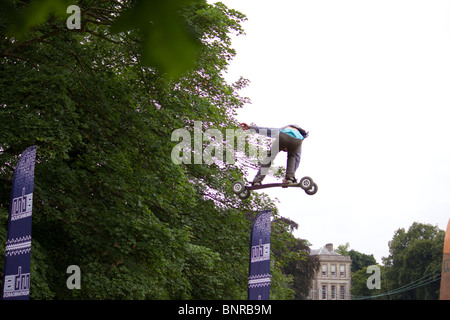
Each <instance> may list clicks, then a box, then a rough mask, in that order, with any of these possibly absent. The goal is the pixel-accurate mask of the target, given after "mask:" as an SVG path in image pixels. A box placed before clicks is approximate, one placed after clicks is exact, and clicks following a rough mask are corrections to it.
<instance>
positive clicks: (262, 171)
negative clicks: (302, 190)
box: [253, 132, 303, 183]
mask: <svg viewBox="0 0 450 320" xmlns="http://www.w3.org/2000/svg"><path fill="white" fill-rule="evenodd" d="M302 141H303V140H300V139H297V138H294V137H291V136H290V135H288V134H286V133H284V132H280V135H279V136H278V138H277V139H275V141H274V142H273V144H272V146H271V148H270V150H269V152H268V154H267V157H266V158H265V159H263V160H262V162H261V167H260V168H259V171H258V173H257V174H256V176H255V178H254V179H253V183H255V182H262V181H263V180H264V178H265V177H266V175H267V173H268V172H269V169H270V166H271V165H272V161H273V160H274V159H275V157H276V156H277V154H278V153H279V152H280V151H282V150H283V151H287V153H288V156H287V164H286V179H289V178H295V155H296V154H297V152H298V149H300V148H301V147H302Z"/></svg>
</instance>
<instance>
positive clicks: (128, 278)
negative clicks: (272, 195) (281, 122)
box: [0, 0, 290, 299]
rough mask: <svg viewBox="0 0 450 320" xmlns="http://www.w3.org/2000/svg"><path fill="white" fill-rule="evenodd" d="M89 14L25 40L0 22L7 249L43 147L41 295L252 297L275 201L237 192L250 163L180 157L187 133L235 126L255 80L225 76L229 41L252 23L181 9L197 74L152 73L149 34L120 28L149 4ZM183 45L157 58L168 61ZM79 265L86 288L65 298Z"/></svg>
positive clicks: (37, 253) (38, 216) (160, 66)
mask: <svg viewBox="0 0 450 320" xmlns="http://www.w3.org/2000/svg"><path fill="white" fill-rule="evenodd" d="M49 2H50V1H49ZM33 3H35V2H31V5H30V6H32V5H33ZM153 3H155V2H154V1H153ZM171 3H173V1H171ZM77 4H78V5H79V6H80V7H81V8H82V16H81V20H82V28H81V29H80V30H68V29H67V28H66V26H65V21H64V19H61V18H58V16H57V15H52V14H50V15H46V16H45V19H44V20H42V21H43V22H42V23H41V22H39V23H36V24H33V25H31V26H29V29H28V30H25V31H23V34H22V35H21V36H20V37H19V36H14V35H11V33H10V30H11V25H12V21H11V18H10V17H9V16H8V12H7V11H2V12H1V13H0V33H1V35H2V37H1V40H0V58H1V60H0V79H1V80H0V103H1V108H0V122H1V123H2V126H1V128H0V223H1V226H2V228H0V240H1V241H4V240H5V232H6V221H7V214H8V212H7V211H8V207H9V195H10V190H11V189H10V188H11V183H12V174H13V169H14V166H15V163H16V162H17V159H18V156H19V155H20V153H21V152H22V151H23V150H24V149H25V148H26V147H28V146H30V145H34V144H36V145H38V154H37V164H36V170H35V175H36V178H35V194H34V209H33V243H32V273H33V276H32V280H31V281H32V284H31V288H32V289H31V295H32V298H33V299H52V298H54V299H69V298H79V299H188V298H192V299H211V298H214V299H245V298H246V292H247V275H248V243H249V228H250V225H251V220H252V219H253V217H254V215H255V213H256V212H257V211H260V210H262V209H272V211H273V214H274V216H275V217H277V215H278V212H277V209H276V207H275V205H274V204H273V202H272V200H270V199H269V198H268V197H267V196H266V195H264V194H254V195H252V197H250V198H249V199H247V200H245V201H241V200H239V199H238V198H237V197H236V196H235V195H234V194H232V193H231V192H230V186H231V183H232V182H233V181H234V180H236V179H238V178H241V177H242V175H243V174H244V171H243V169H242V168H241V167H240V166H239V165H238V164H226V163H213V164H205V163H203V164H202V165H194V164H179V165H178V164H175V163H173V162H172V160H171V151H172V149H173V147H174V146H175V144H176V142H173V141H171V134H172V132H173V131H174V130H175V129H179V128H186V129H187V130H189V131H190V132H191V137H193V136H194V132H193V122H194V121H202V132H205V130H206V129H208V128H220V129H221V130H224V128H226V127H227V128H236V125H237V122H236V119H235V118H234V115H235V113H236V110H237V109H238V108H240V107H242V106H243V104H244V102H245V98H242V97H240V96H239V95H238V93H237V91H238V90H239V89H240V88H242V87H243V86H245V84H246V81H245V80H243V79H239V80H237V81H236V82H235V83H233V84H228V83H226V81H225V80H224V78H223V72H225V70H226V68H227V65H228V63H229V61H230V60H231V59H232V57H233V56H234V55H235V51H234V50H233V49H232V48H231V40H230V34H231V33H237V34H241V33H243V30H242V28H241V25H240V24H241V22H242V21H244V20H245V16H244V15H243V14H241V13H239V12H237V11H235V10H232V9H229V8H227V7H226V6H224V5H223V4H221V3H217V4H208V3H206V1H203V0H202V1H190V2H187V1H186V2H183V6H181V7H180V6H178V5H176V6H175V5H174V6H171V7H170V8H173V7H175V8H176V12H177V14H176V15H175V16H176V17H177V19H181V20H180V21H181V22H180V23H181V25H183V26H187V30H190V31H192V32H191V33H190V35H189V36H190V37H192V36H193V37H194V42H195V55H193V56H192V55H189V56H191V57H193V58H192V59H193V60H192V61H190V62H189V66H190V67H189V68H186V67H185V66H184V64H183V66H182V67H180V65H178V66H177V67H176V69H175V70H168V69H166V66H167V65H170V64H171V62H170V61H172V60H165V59H162V60H151V59H153V58H154V59H156V58H155V57H153V58H151V59H150V61H151V63H149V64H145V63H141V62H142V60H143V59H144V60H145V58H143V57H144V56H145V54H146V53H145V48H147V49H148V50H150V49H151V48H150V47H151V46H149V45H147V44H146V43H147V42H148V41H150V43H152V42H151V40H149V39H150V38H152V37H151V36H150V35H149V33H145V32H144V31H143V30H142V27H141V28H139V27H140V25H139V24H138V25H131V27H130V25H127V23H129V20H128V18H127V19H125V18H124V21H125V22H123V21H122V22H120V23H124V24H122V25H121V28H119V29H116V30H111V27H112V26H113V22H114V21H115V17H118V16H121V14H122V13H124V12H133V11H135V9H136V8H137V6H138V5H144V4H143V3H142V2H138V1H123V2H117V1H100V0H86V1H78V2H77ZM8 5H9V6H10V8H11V9H12V10H18V12H20V11H21V10H22V8H23V7H22V6H23V3H22V2H8ZM145 6H146V5H145ZM145 10H147V9H145ZM127 14H128V13H127ZM67 16H68V15H67ZM122 17H126V16H122ZM170 17H171V18H170V19H174V14H173V12H172V13H171V14H170ZM137 19H144V18H142V15H141V18H137ZM161 23H162V22H161ZM150 25H151V24H150ZM146 26H147V27H148V26H149V25H148V24H146ZM128 27H130V28H128ZM154 28H155V29H154V30H152V31H148V32H150V33H151V32H157V31H158V30H161V24H160V23H156V24H155V26H154ZM158 28H159V29H158ZM124 30H126V31H124ZM177 30H178V31H179V32H181V33H183V32H184V31H180V30H181V29H179V28H177ZM142 32H144V33H145V34H143V33H142ZM175 34H176V33H175ZM172 36H173V37H169V40H167V41H175V40H176V38H177V36H174V35H172ZM174 39H175V40H174ZM144 44H146V45H144ZM144 47H145V48H144ZM149 48H150V49H149ZM171 48H172V49H173V50H175V51H177V50H178V49H176V48H177V46H175V47H174V46H172V44H170V43H169V44H167V45H166V47H164V46H163V48H161V47H157V49H155V48H153V49H154V50H156V51H158V50H159V51H160V52H159V54H156V56H159V57H160V56H161V52H163V51H164V52H166V53H167V52H170V51H171V50H172V49H171ZM174 48H175V49H174ZM167 50H168V51H167ZM172 59H173V57H172ZM181 70H184V72H183V73H181ZM174 75H178V76H177V77H174ZM206 145H207V142H206V143H204V144H203V147H205V146H206ZM275 242H276V239H275ZM279 246H281V243H280V245H279ZM0 247H1V248H2V250H3V247H2V246H0ZM0 253H1V252H0ZM2 258H3V256H2ZM283 259H285V257H284V256H280V257H278V258H277V263H275V264H274V266H273V268H272V271H273V274H274V277H273V282H272V285H273V286H274V296H278V297H284V298H286V297H290V296H289V294H287V293H286V292H287V290H284V289H283V290H284V291H283V290H281V289H280V291H277V288H288V284H289V279H288V278H289V277H288V276H286V275H285V274H283V270H282V266H283V265H284V264H285V263H284V261H283ZM286 259H287V258H286ZM72 264H75V265H78V266H79V267H80V269H81V277H82V282H81V283H82V285H81V286H82V288H81V290H68V289H67V288H66V285H65V284H66V277H67V274H66V268H67V267H68V266H69V265H72ZM2 268H3V260H1V261H0V275H1V271H2Z"/></svg>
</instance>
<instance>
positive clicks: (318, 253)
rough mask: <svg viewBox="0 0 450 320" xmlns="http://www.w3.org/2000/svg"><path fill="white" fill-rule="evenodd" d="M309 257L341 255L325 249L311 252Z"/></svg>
mask: <svg viewBox="0 0 450 320" xmlns="http://www.w3.org/2000/svg"><path fill="white" fill-rule="evenodd" d="M310 255H327V256H341V254H339V253H337V252H334V251H331V250H328V249H327V248H326V247H323V248H320V249H313V250H311V253H310Z"/></svg>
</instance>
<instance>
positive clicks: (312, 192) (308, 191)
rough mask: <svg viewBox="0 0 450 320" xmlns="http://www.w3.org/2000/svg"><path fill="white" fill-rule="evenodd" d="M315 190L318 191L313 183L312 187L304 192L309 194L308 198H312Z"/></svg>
mask: <svg viewBox="0 0 450 320" xmlns="http://www.w3.org/2000/svg"><path fill="white" fill-rule="evenodd" d="M317 189H318V187H317V184H315V183H314V184H313V185H312V187H311V188H309V189H306V190H305V192H306V194H309V195H310V196H312V195H313V194H316V192H317Z"/></svg>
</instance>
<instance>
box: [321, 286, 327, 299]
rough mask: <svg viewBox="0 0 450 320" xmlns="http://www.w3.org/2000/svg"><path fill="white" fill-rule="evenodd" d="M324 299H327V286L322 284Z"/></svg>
mask: <svg viewBox="0 0 450 320" xmlns="http://www.w3.org/2000/svg"><path fill="white" fill-rule="evenodd" d="M322 300H327V286H322Z"/></svg>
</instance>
